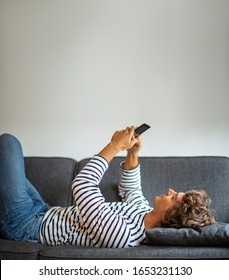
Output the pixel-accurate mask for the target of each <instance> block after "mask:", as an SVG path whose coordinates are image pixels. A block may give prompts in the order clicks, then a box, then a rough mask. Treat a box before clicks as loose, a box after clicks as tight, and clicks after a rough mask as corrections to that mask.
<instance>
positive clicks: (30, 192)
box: [0, 134, 50, 240]
mask: <svg viewBox="0 0 229 280" xmlns="http://www.w3.org/2000/svg"><path fill="white" fill-rule="evenodd" d="M0 200H1V201H0V202H1V206H0V207H1V208H0V209H1V212H0V215H1V234H2V235H3V236H4V237H6V238H10V239H15V240H26V239H28V240H29V239H32V240H34V239H36V238H37V234H38V223H40V222H41V217H42V215H44V214H45V212H46V211H47V210H48V209H49V208H50V207H49V205H48V204H46V203H45V202H44V201H43V199H42V198H41V197H40V195H39V193H38V192H37V191H36V189H35V188H34V187H33V186H32V184H31V183H30V182H29V181H28V180H27V179H26V177H25V167H24V157H23V152H22V147H21V144H20V142H19V141H18V140H17V139H16V138H15V137H14V136H12V135H10V134H3V135H1V136H0Z"/></svg>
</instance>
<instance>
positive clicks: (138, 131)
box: [134, 123, 150, 136]
mask: <svg viewBox="0 0 229 280" xmlns="http://www.w3.org/2000/svg"><path fill="white" fill-rule="evenodd" d="M149 128H150V126H149V125H148V124H146V123H143V124H142V125H140V126H139V127H137V128H136V129H135V131H134V134H135V136H139V135H140V134H142V133H143V132H145V131H146V130H147V129H149Z"/></svg>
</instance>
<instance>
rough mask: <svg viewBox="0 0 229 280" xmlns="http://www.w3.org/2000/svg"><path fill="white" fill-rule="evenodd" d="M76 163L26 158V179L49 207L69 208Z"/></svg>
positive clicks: (73, 161)
mask: <svg viewBox="0 0 229 280" xmlns="http://www.w3.org/2000/svg"><path fill="white" fill-rule="evenodd" d="M76 163H77V162H76V161H75V160H73V159H69V158H56V157H47V158H46V157H26V158H25V170H26V177H27V178H28V179H29V180H30V182H31V183H32V184H33V185H34V186H35V187H36V189H37V190H38V191H39V193H40V194H41V196H42V198H43V199H44V200H45V201H46V202H47V203H49V204H50V205H51V206H69V205H70V204H71V203H72V195H71V192H72V190H71V184H72V180H73V175H74V171H75V168H76Z"/></svg>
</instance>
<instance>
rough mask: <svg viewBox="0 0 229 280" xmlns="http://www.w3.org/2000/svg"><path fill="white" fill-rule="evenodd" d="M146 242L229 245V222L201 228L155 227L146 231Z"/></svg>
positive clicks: (176, 244) (158, 243) (152, 243)
mask: <svg viewBox="0 0 229 280" xmlns="http://www.w3.org/2000/svg"><path fill="white" fill-rule="evenodd" d="M146 244H148V245H166V246H174V245H175V246H229V224H226V223H215V224H213V225H209V226H206V227H202V228H200V229H199V230H193V229H191V228H180V229H175V228H153V229H150V230H147V231H146Z"/></svg>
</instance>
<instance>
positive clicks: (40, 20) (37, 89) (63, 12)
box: [0, 0, 229, 159]
mask: <svg viewBox="0 0 229 280" xmlns="http://www.w3.org/2000/svg"><path fill="white" fill-rule="evenodd" d="M228 11H229V1H227V0H19V1H18V0H0V133H3V132H10V133H13V134H16V136H18V138H19V139H20V140H21V142H22V143H23V146H24V153H25V155H28V156H30V155H35V156H39V155H45V156H68V157H72V158H75V159H82V158H85V157H89V156H91V155H93V154H95V153H96V152H98V151H99V150H100V149H101V148H102V147H103V146H104V145H105V144H106V143H107V142H108V141H109V139H110V137H111V135H112V133H113V132H114V131H115V130H117V129H122V128H124V127H126V126H127V125H129V124H134V125H140V124H141V123H142V122H147V123H149V124H150V125H151V126H152V129H151V130H150V131H148V132H147V133H145V135H144V137H143V141H144V146H143V150H142V152H141V155H143V156H153V155H155V156H164V155H166V156H173V155H178V156H183V155H223V156H229V17H228Z"/></svg>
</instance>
